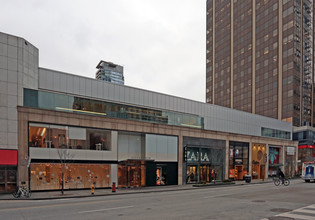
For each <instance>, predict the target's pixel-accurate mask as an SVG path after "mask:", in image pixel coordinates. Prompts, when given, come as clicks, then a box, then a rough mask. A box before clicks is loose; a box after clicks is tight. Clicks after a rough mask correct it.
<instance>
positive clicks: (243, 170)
mask: <svg viewBox="0 0 315 220" xmlns="http://www.w3.org/2000/svg"><path fill="white" fill-rule="evenodd" d="M229 144H230V149H229V178H230V179H234V180H243V179H244V177H245V175H246V174H247V173H248V149H249V143H243V142H233V141H231V142H230V143H229Z"/></svg>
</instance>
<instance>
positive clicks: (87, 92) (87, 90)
mask: <svg viewBox="0 0 315 220" xmlns="http://www.w3.org/2000/svg"><path fill="white" fill-rule="evenodd" d="M84 81H85V94H84V95H85V96H89V97H91V96H92V81H91V80H90V79H85V80H84Z"/></svg>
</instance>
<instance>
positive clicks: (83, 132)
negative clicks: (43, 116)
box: [29, 123, 111, 151]
mask: <svg viewBox="0 0 315 220" xmlns="http://www.w3.org/2000/svg"><path fill="white" fill-rule="evenodd" d="M29 147H39V148H68V149H83V150H105V151H106V150H111V132H110V131H107V130H101V129H89V128H79V127H72V126H62V125H52V124H39V123H30V124H29Z"/></svg>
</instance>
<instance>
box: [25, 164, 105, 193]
mask: <svg viewBox="0 0 315 220" xmlns="http://www.w3.org/2000/svg"><path fill="white" fill-rule="evenodd" d="M61 166H62V164H54V163H38V164H37V163H33V164H31V190H49V189H61V183H62V181H61V177H62V175H61ZM92 183H95V186H96V187H110V165H103V164H67V166H66V171H65V173H64V187H65V189H80V188H90V187H91V185H92Z"/></svg>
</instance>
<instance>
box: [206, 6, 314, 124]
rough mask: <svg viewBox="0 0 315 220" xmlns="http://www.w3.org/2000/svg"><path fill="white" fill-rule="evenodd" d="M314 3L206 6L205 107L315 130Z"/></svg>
mask: <svg viewBox="0 0 315 220" xmlns="http://www.w3.org/2000/svg"><path fill="white" fill-rule="evenodd" d="M313 11H314V3H313V1H312V0H207V37H206V39H207V46H206V53H207V55H206V56H207V61H206V72H207V73H206V102H207V103H211V104H216V105H221V106H225V107H228V108H233V109H238V110H242V111H246V112H251V113H254V114H259V115H264V116H267V117H272V118H276V119H280V120H285V121H289V122H291V123H292V124H293V125H294V126H305V125H310V126H314V57H313V56H314V55H313V49H314V45H313V43H314V38H313V36H314V33H313V31H314V28H313V24H314V16H313Z"/></svg>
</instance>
